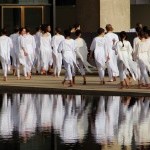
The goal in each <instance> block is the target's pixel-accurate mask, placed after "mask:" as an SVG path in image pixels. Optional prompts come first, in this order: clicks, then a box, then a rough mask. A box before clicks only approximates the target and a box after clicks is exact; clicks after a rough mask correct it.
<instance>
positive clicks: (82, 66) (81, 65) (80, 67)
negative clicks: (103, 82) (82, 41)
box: [77, 58, 85, 76]
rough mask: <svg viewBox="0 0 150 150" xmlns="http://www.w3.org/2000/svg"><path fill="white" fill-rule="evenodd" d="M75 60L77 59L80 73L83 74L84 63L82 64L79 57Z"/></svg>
mask: <svg viewBox="0 0 150 150" xmlns="http://www.w3.org/2000/svg"><path fill="white" fill-rule="evenodd" d="M77 61H78V66H79V69H80V73H81V75H82V76H85V70H84V64H83V62H82V60H81V59H80V58H79V59H77Z"/></svg>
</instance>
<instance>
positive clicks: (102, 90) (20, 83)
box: [0, 75, 150, 96]
mask: <svg viewBox="0 0 150 150" xmlns="http://www.w3.org/2000/svg"><path fill="white" fill-rule="evenodd" d="M62 80H63V76H62V77H60V78H54V77H51V76H33V77H32V79H31V80H24V78H23V77H22V79H21V80H16V77H14V76H8V81H7V82H4V81H2V76H0V93H35V94H72V95H74V94H77V95H103V96H108V95H109V96H150V89H138V88H137V86H136V85H135V84H137V82H134V81H133V85H132V86H131V88H130V89H123V90H121V89H119V79H118V80H117V81H116V82H113V83H109V82H106V85H100V84H99V78H98V76H96V75H94V76H92V75H88V76H87V85H82V77H81V76H77V77H76V85H75V86H74V87H72V88H68V87H67V86H65V87H64V86H63V85H62V84H61V81H62ZM105 80H106V81H107V80H108V78H106V79H105Z"/></svg>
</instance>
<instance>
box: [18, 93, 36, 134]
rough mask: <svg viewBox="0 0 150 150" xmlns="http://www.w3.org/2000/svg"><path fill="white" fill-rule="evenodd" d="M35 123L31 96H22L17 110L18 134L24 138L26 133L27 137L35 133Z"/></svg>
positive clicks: (34, 111) (33, 104)
mask: <svg viewBox="0 0 150 150" xmlns="http://www.w3.org/2000/svg"><path fill="white" fill-rule="evenodd" d="M36 122H37V116H36V110H35V103H34V99H32V96H31V94H23V95H22V99H21V104H20V109H19V134H20V135H21V136H24V135H25V134H26V133H28V136H29V135H30V136H31V135H32V134H33V133H34V132H35V129H36Z"/></svg>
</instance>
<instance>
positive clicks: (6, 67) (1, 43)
mask: <svg viewBox="0 0 150 150" xmlns="http://www.w3.org/2000/svg"><path fill="white" fill-rule="evenodd" d="M11 48H13V44H12V40H11V39H10V38H9V37H8V36H5V35H3V36H1V37H0V59H1V63H2V68H3V71H4V76H5V77H6V76H7V71H10V64H11V62H10V50H11Z"/></svg>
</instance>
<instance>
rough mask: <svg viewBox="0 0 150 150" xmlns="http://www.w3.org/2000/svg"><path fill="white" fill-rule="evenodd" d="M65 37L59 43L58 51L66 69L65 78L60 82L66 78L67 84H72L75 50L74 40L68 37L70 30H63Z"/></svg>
mask: <svg viewBox="0 0 150 150" xmlns="http://www.w3.org/2000/svg"><path fill="white" fill-rule="evenodd" d="M64 33H65V37H66V39H65V40H64V41H62V42H61V43H60V45H59V48H58V52H62V56H63V62H64V67H65V70H66V74H65V79H64V81H63V82H62V83H63V84H65V82H66V81H67V80H68V81H69V82H70V83H69V86H70V87H71V86H73V79H74V78H75V65H76V57H75V50H76V45H75V41H74V40H73V39H71V38H70V34H71V32H70V30H65V32H64Z"/></svg>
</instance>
